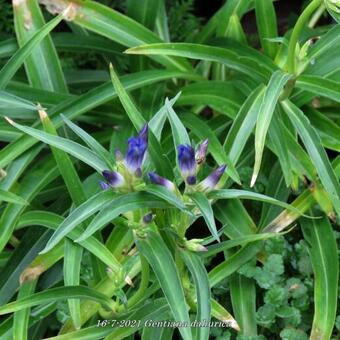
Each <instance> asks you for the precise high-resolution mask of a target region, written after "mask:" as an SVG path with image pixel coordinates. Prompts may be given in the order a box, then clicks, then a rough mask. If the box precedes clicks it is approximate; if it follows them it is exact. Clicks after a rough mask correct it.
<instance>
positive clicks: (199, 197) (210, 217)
mask: <svg viewBox="0 0 340 340" xmlns="http://www.w3.org/2000/svg"><path fill="white" fill-rule="evenodd" d="M189 197H190V198H191V199H192V200H193V201H194V203H195V204H196V205H197V207H198V209H199V210H200V211H201V213H202V216H203V218H204V220H205V222H206V224H207V226H208V228H209V230H210V232H211V235H212V236H213V237H214V238H215V239H216V240H217V241H218V242H220V237H219V236H218V232H217V228H216V224H215V219H214V213H213V210H212V208H211V205H210V202H209V200H208V199H207V198H206V196H205V195H204V194H203V193H201V192H193V193H190V194H189Z"/></svg>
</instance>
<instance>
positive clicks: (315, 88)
mask: <svg viewBox="0 0 340 340" xmlns="http://www.w3.org/2000/svg"><path fill="white" fill-rule="evenodd" d="M295 86H296V87H297V88H299V89H302V90H305V91H308V92H311V93H313V94H314V95H316V96H322V97H326V98H329V99H332V100H335V101H336V102H340V83H339V82H337V81H334V80H330V79H325V78H323V77H320V76H311V75H302V76H300V77H298V78H297V80H296V83H295Z"/></svg>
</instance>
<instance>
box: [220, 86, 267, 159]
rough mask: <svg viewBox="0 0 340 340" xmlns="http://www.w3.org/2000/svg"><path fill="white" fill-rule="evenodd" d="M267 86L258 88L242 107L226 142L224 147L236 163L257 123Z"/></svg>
mask: <svg viewBox="0 0 340 340" xmlns="http://www.w3.org/2000/svg"><path fill="white" fill-rule="evenodd" d="M264 93H265V87H264V86H263V85H260V86H259V87H258V88H256V89H255V90H254V91H253V92H252V93H251V94H250V96H249V97H248V98H247V100H246V101H245V102H244V104H243V105H242V107H241V108H240V110H239V112H238V114H237V116H236V118H235V119H234V121H233V124H232V126H231V128H230V130H229V132H228V135H227V138H226V140H225V142H224V145H223V146H224V149H225V151H226V153H227V154H228V155H229V158H230V160H231V161H232V162H233V163H234V164H236V163H237V162H238V160H239V158H240V156H241V153H242V151H243V149H244V146H245V145H246V143H247V140H248V138H249V137H250V135H251V133H252V131H253V128H254V126H255V124H256V120H257V116H258V114H259V112H260V107H261V104H262V101H263V96H264Z"/></svg>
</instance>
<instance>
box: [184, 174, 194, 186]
mask: <svg viewBox="0 0 340 340" xmlns="http://www.w3.org/2000/svg"><path fill="white" fill-rule="evenodd" d="M186 182H187V184H189V185H194V184H196V176H188V177H187V178H186Z"/></svg>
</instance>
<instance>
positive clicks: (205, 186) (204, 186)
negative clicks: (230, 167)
mask: <svg viewBox="0 0 340 340" xmlns="http://www.w3.org/2000/svg"><path fill="white" fill-rule="evenodd" d="M226 167H227V166H226V165H221V166H219V167H218V168H217V169H216V170H214V171H213V172H212V173H211V174H210V175H209V176H208V177H206V178H205V179H204V180H203V181H202V182H200V183H199V184H198V186H197V188H198V190H199V191H210V190H213V189H215V187H216V185H217V183H218V182H219V180H220V179H221V177H222V175H223V173H224V170H225V169H226Z"/></svg>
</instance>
